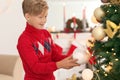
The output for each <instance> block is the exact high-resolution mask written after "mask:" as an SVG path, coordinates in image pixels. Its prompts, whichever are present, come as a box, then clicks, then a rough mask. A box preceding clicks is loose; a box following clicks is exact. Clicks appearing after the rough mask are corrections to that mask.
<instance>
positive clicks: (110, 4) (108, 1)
mask: <svg viewBox="0 0 120 80" xmlns="http://www.w3.org/2000/svg"><path fill="white" fill-rule="evenodd" d="M101 1H102V3H103V5H100V7H98V8H96V9H95V11H94V16H95V18H96V20H97V21H98V22H99V23H100V25H99V26H96V27H95V28H94V29H93V31H92V36H93V39H92V40H89V43H90V45H89V48H90V49H89V51H90V52H91V54H92V57H94V59H92V60H93V62H94V63H91V65H92V66H93V69H92V70H93V73H94V76H93V78H92V80H120V76H119V75H120V0H101Z"/></svg>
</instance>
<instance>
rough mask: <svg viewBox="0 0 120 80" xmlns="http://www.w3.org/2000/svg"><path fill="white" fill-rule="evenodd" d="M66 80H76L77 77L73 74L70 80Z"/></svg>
mask: <svg viewBox="0 0 120 80" xmlns="http://www.w3.org/2000/svg"><path fill="white" fill-rule="evenodd" d="M67 80H77V75H76V74H73V75H72V77H71V78H67Z"/></svg>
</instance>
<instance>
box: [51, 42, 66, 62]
mask: <svg viewBox="0 0 120 80" xmlns="http://www.w3.org/2000/svg"><path fill="white" fill-rule="evenodd" d="M66 57H68V55H63V54H62V53H61V52H60V51H59V49H58V47H57V46H56V45H55V44H54V43H53V44H52V59H53V61H56V62H57V61H60V60H62V59H64V58H66Z"/></svg>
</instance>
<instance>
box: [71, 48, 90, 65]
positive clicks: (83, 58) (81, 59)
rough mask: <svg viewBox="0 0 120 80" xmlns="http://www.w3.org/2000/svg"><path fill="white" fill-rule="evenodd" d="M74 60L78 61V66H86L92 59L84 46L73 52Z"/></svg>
mask: <svg viewBox="0 0 120 80" xmlns="http://www.w3.org/2000/svg"><path fill="white" fill-rule="evenodd" d="M73 59H78V61H77V63H78V64H85V63H87V62H88V60H89V59H90V54H89V53H88V52H87V49H86V47H85V46H82V47H80V48H76V49H75V50H74V51H73Z"/></svg>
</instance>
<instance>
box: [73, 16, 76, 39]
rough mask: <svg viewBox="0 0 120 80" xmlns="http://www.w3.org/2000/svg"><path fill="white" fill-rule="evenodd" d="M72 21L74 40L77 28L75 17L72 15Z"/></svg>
mask: <svg viewBox="0 0 120 80" xmlns="http://www.w3.org/2000/svg"><path fill="white" fill-rule="evenodd" d="M72 20H73V24H74V27H73V30H74V39H76V28H77V26H76V17H75V15H73V17H72Z"/></svg>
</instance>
